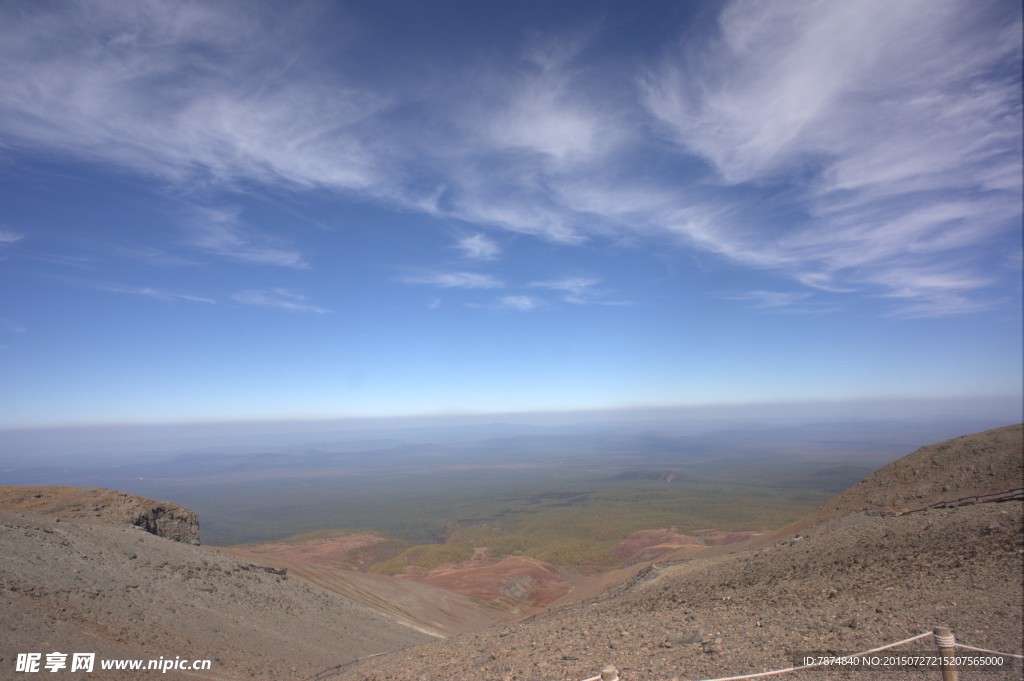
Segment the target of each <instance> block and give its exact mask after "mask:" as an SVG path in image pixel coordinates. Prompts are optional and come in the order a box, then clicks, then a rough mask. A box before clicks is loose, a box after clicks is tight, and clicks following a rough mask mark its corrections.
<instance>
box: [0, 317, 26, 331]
mask: <svg viewBox="0 0 1024 681" xmlns="http://www.w3.org/2000/svg"><path fill="white" fill-rule="evenodd" d="M0 327H2V328H3V330H4V331H6V332H7V333H25V332H27V331H28V327H27V326H25V325H24V324H22V323H20V322H16V321H14V320H13V319H6V318H4V319H0Z"/></svg>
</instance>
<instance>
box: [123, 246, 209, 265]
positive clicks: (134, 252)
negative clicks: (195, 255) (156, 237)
mask: <svg viewBox="0 0 1024 681" xmlns="http://www.w3.org/2000/svg"><path fill="white" fill-rule="evenodd" d="M111 252H112V253H113V254H114V255H117V256H121V257H123V258H128V259H130V260H136V261H138V262H144V263H146V264H148V265H156V266H159V267H187V266H192V265H196V264H197V262H196V261H195V260H193V259H190V258H187V257H184V256H181V255H178V254H177V253H172V252H170V251H167V250H164V249H159V248H153V247H152V246H143V245H140V244H131V245H128V244H115V245H113V246H112V247H111Z"/></svg>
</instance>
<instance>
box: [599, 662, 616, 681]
mask: <svg viewBox="0 0 1024 681" xmlns="http://www.w3.org/2000/svg"><path fill="white" fill-rule="evenodd" d="M601 681H619V670H618V669H616V668H615V667H614V665H610V664H609V665H605V668H604V669H602V670H601Z"/></svg>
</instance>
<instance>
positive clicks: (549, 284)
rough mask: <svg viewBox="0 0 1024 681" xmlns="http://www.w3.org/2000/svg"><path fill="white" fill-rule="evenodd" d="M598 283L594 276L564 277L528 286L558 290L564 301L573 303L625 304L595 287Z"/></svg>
mask: <svg viewBox="0 0 1024 681" xmlns="http://www.w3.org/2000/svg"><path fill="white" fill-rule="evenodd" d="M600 283H601V280H600V279H597V278H595V277H565V278H564V279H549V280H545V281H534V282H531V283H530V284H529V287H530V288H541V289H548V290H550V291H558V292H560V293H561V294H562V299H563V300H564V301H565V302H567V303H572V304H574V305H627V303H626V302H624V301H622V300H618V299H615V298H612V297H610V295H609V293H608V292H607V291H604V290H602V289H600V288H597V285H598V284H600Z"/></svg>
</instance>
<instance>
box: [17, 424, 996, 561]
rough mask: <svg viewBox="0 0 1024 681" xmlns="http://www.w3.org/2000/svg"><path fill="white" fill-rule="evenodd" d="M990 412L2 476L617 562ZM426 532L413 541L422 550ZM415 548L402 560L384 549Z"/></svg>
mask: <svg viewBox="0 0 1024 681" xmlns="http://www.w3.org/2000/svg"><path fill="white" fill-rule="evenodd" d="M992 425H1001V424H994V423H981V422H978V423H974V422H971V423H958V422H949V421H945V422H941V423H940V422H931V421H929V422H921V421H896V420H893V421H876V422H872V423H865V422H831V423H813V424H795V425H779V424H764V423H732V424H709V425H707V426H703V427H698V426H690V427H688V428H682V427H679V426H678V425H675V426H674V425H673V424H670V423H642V424H635V423H628V424H625V423H619V424H616V423H606V424H594V423H590V424H576V425H567V426H558V427H539V426H524V425H510V424H489V425H487V426H486V427H481V426H477V427H474V428H458V427H453V428H438V429H405V430H402V429H397V430H392V431H387V432H371V433H359V434H357V435H354V434H347V435H346V434H333V435H320V436H319V437H318V441H306V442H301V441H300V442H299V443H297V444H290V445H285V444H280V440H278V441H276V442H275V444H273V445H271V446H267V447H264V448H260V447H256V446H247V447H239V446H223V447H220V448H212V447H206V448H200V447H196V448H194V449H191V450H187V449H186V450H184V451H179V452H176V453H171V454H169V455H166V456H164V457H162V458H161V457H152V458H150V459H146V460H142V459H141V458H140V457H130V456H126V457H123V458H121V459H119V460H116V461H114V462H112V463H110V464H109V465H104V466H94V467H91V468H89V469H84V468H76V467H75V466H74V462H73V460H71V461H63V462H61V463H60V464H59V465H50V466H35V467H28V466H23V467H21V468H17V469H11V468H7V469H5V470H4V482H5V483H6V484H40V483H45V484H76V485H84V486H103V487H112V488H116V489H120V490H123V491H127V492H132V493H137V494H142V495H145V496H149V497H153V498H157V499H167V500H172V501H175V502H177V503H180V504H183V505H186V506H189V507H191V508H193V509H194V510H196V511H197V512H198V513H199V516H200V519H201V532H202V540H203V543H204V544H213V545H221V546H223V545H233V544H242V543H256V542H266V541H276V540H282V539H285V538H288V537H290V536H293V535H296V534H300V533H308V532H317V531H325V530H362V529H367V530H374V531H377V532H379V533H383V534H384V535H386V536H387V537H389V538H390V541H389V543H388V545H387V548H388V551H385V552H384V553H383V554H382V555H381V556H380V559H381V560H380V564H379V565H378V566H376V567H377V569H378V570H379V571H384V572H396V571H398V569H399V568H400V567H401V565H405V564H410V563H411V564H416V565H420V566H422V567H426V568H430V567H433V566H435V565H437V564H439V563H442V562H450V561H459V560H466V559H468V558H469V557H470V556H471V555H472V553H473V548H474V547H476V546H486V547H488V549H489V555H490V557H492V558H501V557H503V556H506V555H526V556H530V557H532V558H536V559H538V560H542V561H546V562H550V563H554V564H558V565H563V566H570V567H574V568H580V569H583V570H585V571H587V570H592V569H600V568H603V567H609V566H611V565H613V564H614V563H615V561H616V560H617V558H616V556H615V554H614V553H613V549H614V548H615V546H616V545H617V544H618V543H619V542H621V541H622V540H623V539H624V538H625V537H627V536H628V535H629V534H631V533H632V532H635V531H637V530H644V529H652V528H672V529H673V530H674V531H676V532H680V533H684V534H689V533H693V532H697V531H700V530H707V529H715V530H725V531H734V530H770V529H775V528H778V527H781V526H783V525H785V524H787V523H789V522H791V521H793V520H796V519H797V518H799V517H801V516H802V515H804V514H806V513H807V512H809V511H811V510H813V509H814V508H816V507H817V506H819V505H820V504H822V503H823V502H825V501H826V500H827V499H828V498H830V497H831V496H833V495H835V494H836V493H838V492H840V491H842V490H843V489H845V488H847V487H849V486H850V485H852V484H854V483H856V482H857V481H859V480H861V479H863V478H864V477H865V476H866V475H867V474H868V473H870V472H871V471H872V470H874V469H876V468H878V467H880V466H881V465H883V464H885V463H887V462H888V461H890V460H892V459H894V458H897V457H898V456H901V455H902V454H905V453H906V452H907V451H909V450H910V449H913V448H915V447H916V446H918V445H919V444H920V443H921V442H929V441H934V440H938V439H941V438H943V437H948V436H949V435H953V434H956V433H959V432H968V431H970V430H972V429H973V430H980V429H982V428H986V427H990V426H992ZM412 547H417V548H416V549H415V550H410V549H411V548H412ZM402 551H406V553H405V554H404V556H403V561H402V562H401V564H395V563H392V564H391V565H389V564H388V560H387V559H388V557H389V556H394V555H397V554H399V553H401V552H402Z"/></svg>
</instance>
